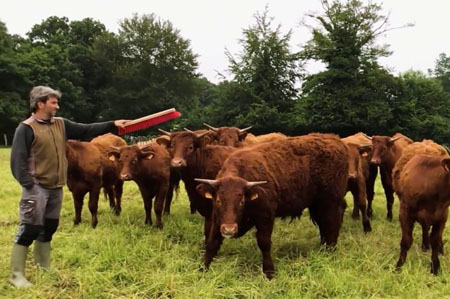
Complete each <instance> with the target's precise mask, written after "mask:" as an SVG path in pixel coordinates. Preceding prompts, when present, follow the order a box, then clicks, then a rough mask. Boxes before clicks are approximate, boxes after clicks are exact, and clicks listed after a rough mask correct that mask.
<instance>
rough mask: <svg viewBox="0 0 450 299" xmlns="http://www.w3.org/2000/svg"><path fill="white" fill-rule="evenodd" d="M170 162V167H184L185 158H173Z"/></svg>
mask: <svg viewBox="0 0 450 299" xmlns="http://www.w3.org/2000/svg"><path fill="white" fill-rule="evenodd" d="M171 164H172V167H175V168H179V167H186V160H184V159H178V158H173V159H172V161H171Z"/></svg>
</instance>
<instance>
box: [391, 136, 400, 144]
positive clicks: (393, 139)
mask: <svg viewBox="0 0 450 299" xmlns="http://www.w3.org/2000/svg"><path fill="white" fill-rule="evenodd" d="M400 138H402V136H397V137H395V138H391V139H389V142H392V143H394V142H395V141H397V140H399V139H400Z"/></svg>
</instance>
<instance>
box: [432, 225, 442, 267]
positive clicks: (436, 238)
mask: <svg viewBox="0 0 450 299" xmlns="http://www.w3.org/2000/svg"><path fill="white" fill-rule="evenodd" d="M444 227H445V220H444V221H443V220H442V219H441V221H438V222H436V223H434V224H433V228H432V229H431V273H433V274H434V275H437V274H438V272H439V268H440V262H439V253H440V251H441V247H442V246H441V245H442V233H443V231H444Z"/></svg>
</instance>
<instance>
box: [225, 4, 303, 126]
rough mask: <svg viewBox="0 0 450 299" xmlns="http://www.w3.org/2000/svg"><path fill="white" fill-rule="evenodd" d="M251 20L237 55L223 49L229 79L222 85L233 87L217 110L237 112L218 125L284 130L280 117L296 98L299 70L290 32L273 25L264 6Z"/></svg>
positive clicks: (286, 111)
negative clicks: (254, 22) (227, 65)
mask: <svg viewBox="0 0 450 299" xmlns="http://www.w3.org/2000/svg"><path fill="white" fill-rule="evenodd" d="M255 20H256V24H255V25H253V26H250V27H249V28H248V29H245V30H244V31H243V35H244V37H243V38H242V39H240V41H239V42H240V44H241V46H242V48H243V50H242V52H241V54H240V55H238V56H237V57H234V56H233V55H232V54H231V53H230V52H229V51H226V55H227V56H228V60H229V63H230V65H229V71H230V73H231V74H232V75H233V79H232V83H231V84H224V85H223V87H225V88H226V89H228V88H233V90H226V92H225V93H224V94H225V95H226V94H227V93H228V94H229V95H231V96H232V97H228V98H226V99H224V101H222V102H221V103H218V104H219V105H221V108H219V109H218V110H219V111H227V112H225V113H227V114H230V113H229V112H230V110H228V107H229V108H232V109H231V111H237V114H234V115H230V117H229V118H227V119H225V120H224V121H226V123H223V124H222V125H236V126H248V125H253V131H254V132H256V133H263V132H269V131H280V130H282V131H286V130H288V128H285V126H284V123H283V119H284V116H285V114H286V113H288V112H289V111H291V110H292V108H293V107H294V103H295V101H296V100H297V98H298V89H297V85H298V83H299V80H300V74H301V71H302V68H301V65H300V64H299V60H298V55H297V53H292V52H291V51H290V47H289V41H290V39H291V34H292V32H291V31H289V32H288V33H287V34H284V35H283V34H282V33H281V26H280V25H278V26H276V27H273V25H272V21H273V18H271V17H269V11H268V8H267V7H266V9H265V11H264V12H263V13H262V14H259V13H257V14H255ZM239 111H240V112H239ZM219 113H220V112H219ZM230 121H231V122H230Z"/></svg>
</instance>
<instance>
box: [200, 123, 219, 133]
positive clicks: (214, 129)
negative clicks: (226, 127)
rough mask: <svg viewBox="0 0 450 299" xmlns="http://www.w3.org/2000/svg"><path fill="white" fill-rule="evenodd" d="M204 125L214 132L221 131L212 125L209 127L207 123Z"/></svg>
mask: <svg viewBox="0 0 450 299" xmlns="http://www.w3.org/2000/svg"><path fill="white" fill-rule="evenodd" d="M203 125H204V126H205V127H207V128H208V129H211V130H213V131H214V132H217V131H219V129H217V128H214V127H213V126H210V125H208V124H207V123H203Z"/></svg>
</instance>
